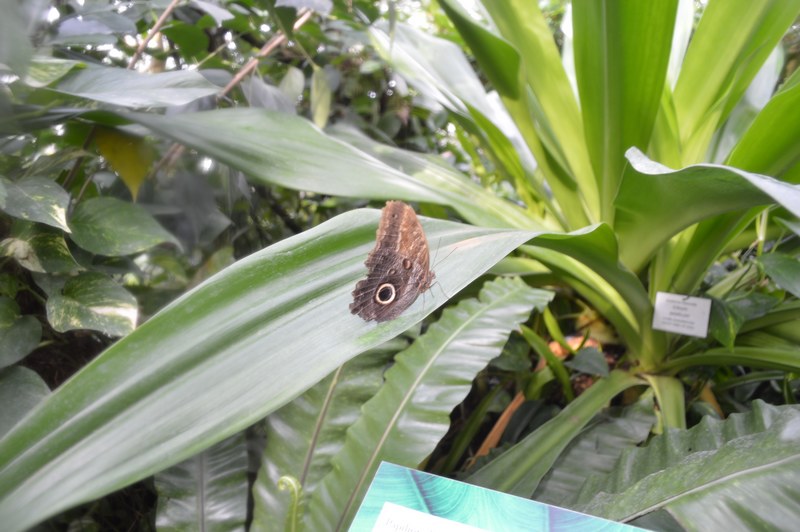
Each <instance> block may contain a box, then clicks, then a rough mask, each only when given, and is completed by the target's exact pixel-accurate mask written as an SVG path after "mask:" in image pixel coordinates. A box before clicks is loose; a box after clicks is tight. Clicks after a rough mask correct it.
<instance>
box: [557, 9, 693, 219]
mask: <svg viewBox="0 0 800 532" xmlns="http://www.w3.org/2000/svg"><path fill="white" fill-rule="evenodd" d="M677 4H678V3H677V0H669V1H665V0H662V1H659V2H637V1H635V0H634V1H632V2H576V3H574V4H573V11H572V13H573V15H572V20H573V25H574V34H575V72H576V75H577V81H578V88H579V90H580V97H581V111H582V114H583V123H584V127H585V129H586V145H587V147H588V149H589V153H590V154H591V157H592V165H593V167H594V174H595V176H596V177H597V180H598V186H599V189H600V194H601V196H600V201H601V220H603V221H607V222H611V221H612V220H613V216H614V211H613V200H614V196H615V194H616V193H617V189H618V188H619V182H620V180H621V179H622V169H623V168H624V166H625V150H627V149H628V148H630V147H631V146H637V147H639V148H640V149H646V148H647V146H648V144H649V143H650V135H651V134H652V131H653V124H654V123H655V118H656V115H657V112H658V108H659V103H660V100H661V95H662V93H663V91H664V80H665V78H666V74H667V63H668V61H669V54H670V49H671V45H672V29H673V26H674V24H675V14H676V10H677Z"/></svg>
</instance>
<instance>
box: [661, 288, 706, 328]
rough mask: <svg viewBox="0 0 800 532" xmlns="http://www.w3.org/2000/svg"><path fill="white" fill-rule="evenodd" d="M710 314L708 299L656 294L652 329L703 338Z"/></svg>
mask: <svg viewBox="0 0 800 532" xmlns="http://www.w3.org/2000/svg"><path fill="white" fill-rule="evenodd" d="M710 314H711V300H710V299H706V298H704V297H691V296H685V295H682V294H670V293H668V292H656V307H655V311H654V312H653V329H656V330H659V331H666V332H671V333H677V334H685V335H687V336H696V337H698V338H705V337H706V334H707V333H708V317H709V315H710Z"/></svg>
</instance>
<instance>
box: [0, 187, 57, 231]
mask: <svg viewBox="0 0 800 532" xmlns="http://www.w3.org/2000/svg"><path fill="white" fill-rule="evenodd" d="M0 183H2V184H3V186H4V188H5V191H6V205H5V207H4V208H3V210H4V211H5V212H7V213H8V214H10V215H11V216H14V217H16V218H20V219H22V220H28V221H31V222H39V223H43V224H47V225H51V226H53V227H57V228H59V229H62V230H64V231H66V232H67V233H69V232H70V229H69V227H68V226H67V218H66V217H67V207H68V206H69V194H67V192H66V191H65V190H64V189H63V188H61V187H60V186H59V185H58V184H56V183H55V182H54V181H52V180H51V179H46V178H43V177H29V178H26V179H23V180H21V181H17V182H16V183H15V182H12V181H9V180H8V179H5V178H2V177H0Z"/></svg>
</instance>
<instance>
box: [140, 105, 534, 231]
mask: <svg viewBox="0 0 800 532" xmlns="http://www.w3.org/2000/svg"><path fill="white" fill-rule="evenodd" d="M125 116H126V117H128V118H130V119H132V120H135V121H137V122H139V123H141V124H143V125H145V126H147V127H149V128H150V129H152V130H153V131H155V132H157V133H159V134H162V135H165V136H167V137H169V138H171V139H173V140H175V141H177V142H181V143H183V144H186V145H187V146H191V147H193V148H195V149H196V150H198V151H200V152H202V153H204V154H206V155H208V156H209V157H213V158H214V159H216V160H217V161H219V162H222V163H225V164H227V165H229V166H232V167H233V168H237V169H239V170H241V171H243V172H245V173H246V174H247V175H248V176H249V177H250V178H251V179H254V180H257V181H262V182H265V183H271V184H278V185H281V186H285V187H288V188H291V189H295V190H312V191H315V192H318V193H320V194H331V195H334V196H346V197H359V198H372V199H387V198H392V199H401V200H408V201H427V202H431V203H442V204H445V205H452V206H453V208H455V209H457V210H458V211H459V212H460V213H461V215H462V216H463V217H464V218H465V219H467V220H468V221H470V222H473V223H477V224H481V225H484V226H491V227H525V228H531V226H532V225H533V222H528V223H527V224H526V225H521V224H520V223H515V222H514V220H519V219H520V218H523V219H524V215H523V214H522V213H521V212H520V211H519V210H518V208H517V207H516V206H513V205H511V204H510V203H507V202H505V203H504V202H501V201H499V200H498V199H497V198H496V197H495V196H494V194H492V193H490V192H488V191H486V190H483V189H481V188H480V187H478V186H477V185H475V184H474V183H471V182H470V181H469V180H468V179H467V178H466V177H464V176H462V175H460V174H458V173H457V172H455V171H452V170H450V171H441V172H440V171H438V168H437V166H434V165H433V164H432V163H431V162H427V163H425V164H421V161H422V160H424V159H422V158H420V157H419V156H418V155H417V154H412V153H410V152H401V153H404V154H407V157H406V158H407V159H408V160H409V161H412V165H413V166H412V171H410V172H408V173H406V172H403V171H400V170H397V169H395V168H393V167H392V166H389V165H388V164H384V163H383V162H382V161H381V160H379V159H378V158H376V157H374V156H373V155H371V154H369V153H366V152H364V151H361V150H359V149H357V148H355V147H353V146H351V145H349V144H347V143H345V142H342V141H341V140H338V139H336V138H334V137H331V136H328V135H325V134H324V133H323V132H322V131H320V130H319V129H317V128H316V127H314V125H313V124H312V123H311V122H309V121H308V120H306V119H305V118H301V117H298V116H294V115H287V114H281V113H275V112H271V111H267V110H254V109H232V110H231V109H228V110H219V111H208V112H202V113H186V114H182V115H178V116H168V117H165V116H158V115H145V114H130V115H125ZM375 149H376V150H377V148H375ZM380 151H381V152H382V153H390V152H391V149H390V148H389V147H387V146H381V147H380ZM397 152H400V150H397ZM390 156H391V155H390ZM415 156H416V159H415ZM440 164H441V163H439V165H440ZM428 165H430V166H432V167H433V170H434V171H427V170H428V169H427V168H426V166H428ZM423 170H425V171H423ZM411 172H413V173H411ZM476 202H477V203H478V205H477V206H476V204H475V203H476ZM500 203H503V207H504V209H505V210H506V211H509V212H510V214H508V215H504V214H503V209H498V208H497V205H498V204H500ZM486 204H489V205H491V206H492V209H491V215H489V216H487V215H486V213H485V212H483V211H482V210H481V209H482V207H484V206H485V205H486Z"/></svg>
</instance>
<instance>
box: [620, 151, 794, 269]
mask: <svg viewBox="0 0 800 532" xmlns="http://www.w3.org/2000/svg"><path fill="white" fill-rule="evenodd" d="M626 155H627V157H628V160H629V162H630V165H628V167H627V168H626V171H625V176H624V179H623V180H622V184H621V186H620V190H619V193H618V195H617V199H616V208H617V214H616V220H615V229H616V231H617V233H618V234H619V245H620V258H621V260H622V262H623V263H624V264H625V265H627V266H628V267H629V268H631V269H632V270H634V271H638V270H639V269H641V268H642V267H643V266H644V264H645V262H646V261H647V260H648V259H649V258H651V257H652V255H653V254H654V253H655V251H656V249H657V248H658V246H660V245H662V244H664V243H665V242H666V241H667V240H668V239H669V238H671V237H673V236H674V235H676V234H677V233H678V232H680V231H681V230H683V229H685V228H687V227H689V226H690V225H692V224H694V223H697V222H699V221H701V220H705V219H706V218H710V217H712V216H714V215H717V214H722V213H726V212H730V211H746V210H747V209H749V208H750V207H754V206H757V205H768V204H770V203H773V202H774V203H778V204H780V205H782V206H784V207H785V208H787V209H788V210H789V211H791V212H792V213H793V214H794V215H795V216H800V187H797V186H794V185H792V184H790V183H786V182H783V181H778V180H776V179H773V178H771V177H769V176H764V175H759V174H753V173H750V172H745V171H743V170H739V169H738V168H733V167H730V166H721V165H715V164H698V165H693V166H687V167H686V168H683V169H681V170H672V169H670V168H667V167H665V166H662V165H660V164H658V163H656V162H653V161H651V160H650V159H648V158H647V157H645V156H644V155H643V154H642V153H641V152H640V151H639V150H637V149H635V148H631V149H630V150H628V152H627V154H626Z"/></svg>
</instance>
